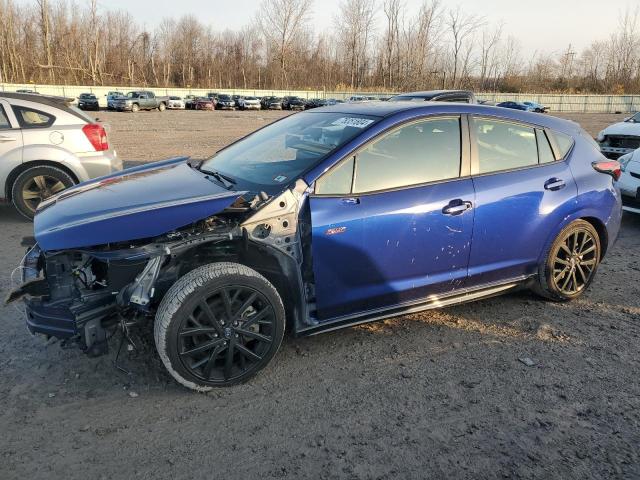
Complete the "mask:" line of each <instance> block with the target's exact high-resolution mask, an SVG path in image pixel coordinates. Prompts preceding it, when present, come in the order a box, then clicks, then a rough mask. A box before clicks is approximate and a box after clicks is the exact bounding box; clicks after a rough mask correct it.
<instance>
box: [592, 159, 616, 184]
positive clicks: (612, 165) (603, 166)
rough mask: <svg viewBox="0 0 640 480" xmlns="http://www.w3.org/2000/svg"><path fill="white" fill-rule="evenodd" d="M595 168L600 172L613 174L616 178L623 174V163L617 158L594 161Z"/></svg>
mask: <svg viewBox="0 0 640 480" xmlns="http://www.w3.org/2000/svg"><path fill="white" fill-rule="evenodd" d="M591 165H593V168H594V169H595V170H596V171H597V172H600V173H606V174H607V175H611V176H612V177H613V178H614V179H615V180H618V179H619V178H620V175H622V165H620V162H618V161H617V160H603V161H602V162H593V163H592V164H591Z"/></svg>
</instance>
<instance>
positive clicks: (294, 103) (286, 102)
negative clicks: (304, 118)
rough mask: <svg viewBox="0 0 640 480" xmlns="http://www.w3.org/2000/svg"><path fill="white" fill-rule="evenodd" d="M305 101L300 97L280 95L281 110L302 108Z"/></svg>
mask: <svg viewBox="0 0 640 480" xmlns="http://www.w3.org/2000/svg"><path fill="white" fill-rule="evenodd" d="M304 107H305V101H304V100H303V99H302V98H300V97H292V96H288V97H282V108H283V110H304Z"/></svg>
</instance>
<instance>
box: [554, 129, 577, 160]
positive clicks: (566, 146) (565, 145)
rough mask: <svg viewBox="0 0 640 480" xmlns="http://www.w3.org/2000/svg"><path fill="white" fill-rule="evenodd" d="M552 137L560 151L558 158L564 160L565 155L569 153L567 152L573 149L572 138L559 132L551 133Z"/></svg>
mask: <svg viewBox="0 0 640 480" xmlns="http://www.w3.org/2000/svg"><path fill="white" fill-rule="evenodd" d="M553 136H554V138H555V140H556V145H558V148H559V149H560V152H558V153H560V158H564V157H565V155H566V154H567V153H569V150H571V147H573V138H571V137H570V136H569V135H565V134H564V133H559V132H553Z"/></svg>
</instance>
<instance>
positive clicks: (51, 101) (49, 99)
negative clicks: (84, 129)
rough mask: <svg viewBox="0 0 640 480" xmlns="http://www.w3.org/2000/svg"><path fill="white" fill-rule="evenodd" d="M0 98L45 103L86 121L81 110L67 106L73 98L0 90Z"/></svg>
mask: <svg viewBox="0 0 640 480" xmlns="http://www.w3.org/2000/svg"><path fill="white" fill-rule="evenodd" d="M0 98H7V99H9V100H25V101H27V102H33V103H39V104H42V105H46V106H47V107H52V108H57V109H60V110H62V111H64V112H66V113H69V114H71V115H73V116H75V117H78V118H80V119H82V120H84V121H85V122H87V121H88V120H87V117H86V116H85V115H84V114H83V113H82V112H80V111H76V110H74V109H73V108H71V107H69V104H70V103H71V102H73V101H74V99H73V98H66V97H54V96H47V95H37V94H33V93H14V92H0Z"/></svg>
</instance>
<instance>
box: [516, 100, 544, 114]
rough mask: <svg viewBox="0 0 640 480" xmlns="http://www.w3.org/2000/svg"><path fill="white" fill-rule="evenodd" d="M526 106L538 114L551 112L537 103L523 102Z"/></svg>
mask: <svg viewBox="0 0 640 480" xmlns="http://www.w3.org/2000/svg"><path fill="white" fill-rule="evenodd" d="M522 103H524V104H525V105H527V106H528V107H530V109H531V110H530V111H533V112H536V113H547V112H548V111H549V107H545V106H544V105H541V104H539V103H537V102H522Z"/></svg>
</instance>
